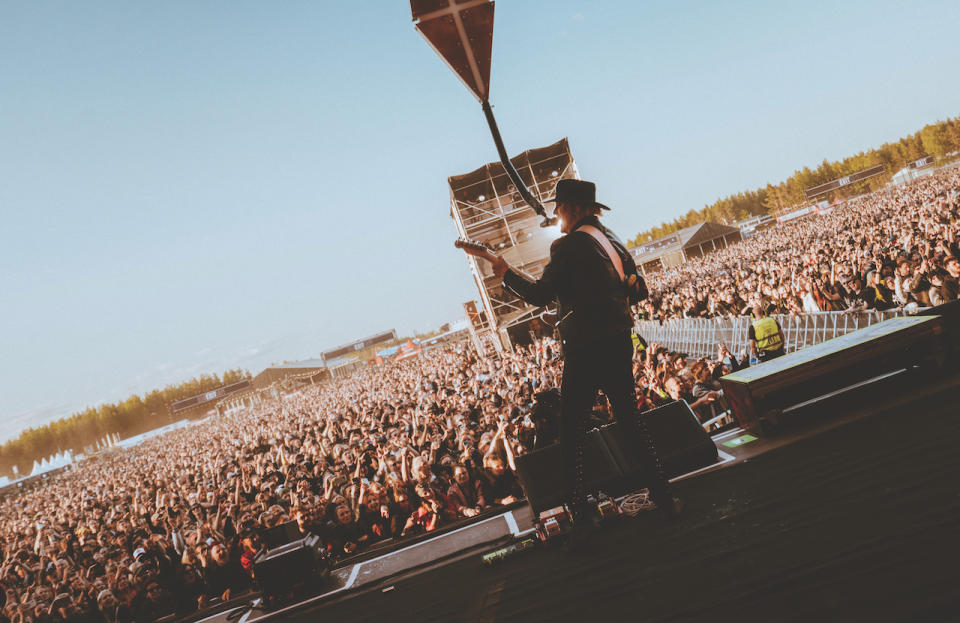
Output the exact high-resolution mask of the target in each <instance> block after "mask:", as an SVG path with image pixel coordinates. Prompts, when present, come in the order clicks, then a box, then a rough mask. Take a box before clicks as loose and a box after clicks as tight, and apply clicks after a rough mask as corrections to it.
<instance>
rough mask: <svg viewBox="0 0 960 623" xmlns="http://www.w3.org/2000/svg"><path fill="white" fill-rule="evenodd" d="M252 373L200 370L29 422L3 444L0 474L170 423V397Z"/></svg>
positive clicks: (22, 470)
mask: <svg viewBox="0 0 960 623" xmlns="http://www.w3.org/2000/svg"><path fill="white" fill-rule="evenodd" d="M249 378H250V373H249V372H248V371H246V370H241V369H236V370H227V371H226V372H224V373H223V375H222V376H220V375H217V374H201V375H200V376H198V377H196V378H193V379H190V380H189V381H185V382H183V383H180V384H177V385H168V386H167V387H165V388H163V389H155V390H153V391H151V392H148V393H146V394H144V395H143V396H142V397H141V396H138V395H136V394H134V395H132V396H130V397H129V398H127V399H126V400H124V401H122V402H116V403H112V404H104V405H100V406H99V407H87V408H86V409H84V410H83V411H80V412H78V413H74V414H73V415H71V416H69V417H65V418H61V419H59V420H56V421H54V422H50V423H49V424H45V425H43V426H38V427H36V428H28V429H27V430H25V431H23V432H22V433H20V436H19V437H17V438H15V439H11V440H10V441H7V442H6V443H4V444H3V445H2V446H0V476H13V473H14V472H13V467H14V465H16V467H17V470H18V471H19V474H20V475H21V476H25V475H28V474H29V473H30V471H31V470H32V469H33V462H34V461H40V460H42V459H44V458H46V457H49V456H52V455H55V454H58V453H60V452H66V451H67V450H70V451H71V452H73V453H78V452H83V450H84V448H87V447H91V446H95V445H96V444H97V443H98V442H99V441H100V440H101V439H103V438H104V437H106V436H107V435H112V434H115V433H116V434H119V435H120V437H121V438H126V437H132V436H134V435H139V434H141V433H145V432H147V431H149V430H153V429H155V428H160V427H161V426H166V425H167V424H170V423H172V422H173V421H175V420H176V419H179V418H175V417H174V416H173V415H172V414H171V413H170V409H169V405H170V404H171V403H173V402H176V401H178V400H183V399H184V398H189V397H191V396H196V395H197V394H202V393H204V392H208V391H210V390H213V389H216V388H217V387H220V386H222V385H229V384H230V383H235V382H237V381H240V380H242V379H249Z"/></svg>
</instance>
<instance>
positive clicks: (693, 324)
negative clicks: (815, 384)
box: [636, 309, 921, 358]
mask: <svg viewBox="0 0 960 623" xmlns="http://www.w3.org/2000/svg"><path fill="white" fill-rule="evenodd" d="M918 311H921V310H919V309H911V310H903V309H891V310H887V311H865V312H849V313H848V312H815V313H805V314H799V315H786V314H776V315H774V316H771V317H772V318H775V319H776V320H777V322H779V323H780V328H781V329H782V330H783V335H784V339H785V340H786V350H787V352H788V353H792V352H794V351H798V350H802V349H804V348H806V347H807V346H813V345H814V344H820V343H821V342H826V341H827V340H832V339H833V338H835V337H839V336H841V335H846V334H847V333H852V332H853V331H856V330H858V329H862V328H864V327H869V326H870V325H873V324H877V323H878V322H883V321H884V320H889V319H890V318H897V317H899V316H908V315H913V314H915V313H917V312H918ZM750 323H751V319H750V317H748V316H738V317H735V318H676V319H673V320H665V321H663V322H662V323H661V322H658V321H655V320H641V321H639V322H637V324H636V331H637V333H638V334H639V335H640V336H642V337H643V339H644V340H646V341H647V343H648V344H649V343H652V342H656V343H657V344H659V345H660V346H663V347H666V348H668V349H670V350H672V351H676V352H679V353H686V354H687V355H688V356H690V357H704V358H714V357H716V356H717V352H718V351H717V348H718V344H725V345H726V346H727V348H729V349H730V352H731V353H732V354H733V355H734V356H739V355H740V353H741V352H742V351H744V350H747V351H749V348H748V343H747V342H748V340H747V333H748V331H749V329H750ZM747 354H748V355H749V352H748V353H747Z"/></svg>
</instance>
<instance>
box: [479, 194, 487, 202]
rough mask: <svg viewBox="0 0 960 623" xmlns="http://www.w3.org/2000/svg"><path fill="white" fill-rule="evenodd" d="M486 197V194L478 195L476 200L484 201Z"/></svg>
mask: <svg viewBox="0 0 960 623" xmlns="http://www.w3.org/2000/svg"><path fill="white" fill-rule="evenodd" d="M486 199H487V197H486V195H480V196H479V197H477V201H486Z"/></svg>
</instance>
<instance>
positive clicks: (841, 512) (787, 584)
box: [244, 371, 960, 623]
mask: <svg viewBox="0 0 960 623" xmlns="http://www.w3.org/2000/svg"><path fill="white" fill-rule="evenodd" d="M923 374H925V373H923V372H920V371H913V372H911V373H908V374H903V375H900V376H899V377H896V378H891V379H885V380H884V381H881V382H879V383H876V384H873V385H871V386H868V387H866V388H862V389H861V390H858V391H856V392H853V393H850V394H848V395H846V396H843V397H839V398H835V399H833V400H830V401H827V402H821V403H818V404H815V405H810V406H808V407H806V408H805V409H803V410H800V411H798V412H796V413H794V414H793V416H792V417H791V418H789V419H787V420H786V421H785V422H784V427H783V429H782V430H781V431H780V434H779V435H778V436H775V437H771V438H769V439H758V440H757V441H751V442H749V443H746V444H743V445H740V446H737V447H734V448H730V447H727V446H724V445H723V442H724V441H729V440H730V439H734V438H736V437H739V436H741V435H742V432H738V431H735V432H731V433H727V434H726V435H723V436H720V437H719V438H718V441H717V445H718V447H719V448H720V449H721V451H722V452H724V453H726V455H727V457H729V458H727V459H726V460H725V461H724V464H723V465H722V467H726V469H716V470H713V471H711V470H706V471H705V472H704V473H700V474H697V475H696V476H695V477H692V478H687V479H683V480H681V481H679V482H677V483H676V484H675V488H676V492H677V493H678V494H679V495H681V496H682V497H683V498H684V499H685V500H686V501H687V505H688V506H687V509H686V511H685V513H684V516H683V519H682V520H681V521H679V522H677V523H665V522H664V521H663V520H661V519H660V518H659V516H658V515H657V514H656V513H644V514H642V515H641V516H640V517H639V518H637V519H624V520H622V521H620V522H618V523H617V524H615V525H612V526H609V527H607V528H605V529H604V530H603V531H601V532H598V533H596V534H595V536H594V538H593V540H592V541H591V543H590V545H589V547H588V549H587V551H585V552H584V553H569V552H567V551H565V550H563V549H562V548H560V547H556V546H543V547H540V548H538V549H535V550H533V551H531V552H528V553H524V554H521V555H518V556H516V557H514V558H511V559H508V560H506V561H503V562H502V563H500V564H499V565H497V566H494V567H486V566H484V565H483V564H482V563H481V559H480V553H481V552H484V551H487V550H489V549H490V544H489V542H488V543H487V544H486V545H485V546H483V547H476V546H471V544H470V543H467V542H462V543H459V545H462V546H464V547H466V548H467V549H465V550H463V551H460V552H459V553H455V552H454V549H455V548H452V547H451V548H448V549H447V553H446V554H444V555H445V556H446V558H444V559H443V560H440V561H437V562H436V563H432V564H431V563H430V562H429V561H427V560H425V559H422V560H420V561H419V564H418V566H416V567H414V568H413V569H410V568H409V567H404V568H407V569H408V571H406V572H402V573H399V574H394V575H390V576H389V577H383V576H380V578H379V579H378V578H376V577H370V578H369V580H368V581H366V582H364V583H362V584H359V583H357V582H355V583H354V586H353V587H352V588H351V589H350V590H347V591H341V592H340V593H339V594H335V595H328V596H327V597H326V598H325V599H324V600H322V603H321V602H314V603H315V604H316V605H314V606H308V605H304V606H301V607H300V608H296V609H293V610H290V611H287V612H284V613H277V614H276V615H274V616H271V615H267V616H263V613H259V612H254V613H251V615H252V616H248V617H244V618H245V619H246V620H247V621H249V622H251V623H252V622H253V621H255V620H257V619H261V620H264V619H270V618H272V619H274V620H281V619H282V620H289V621H304V622H305V621H324V620H331V621H391V622H396V621H488V622H489V621H572V620H591V621H599V620H600V618H599V617H607V616H616V617H618V618H617V620H625V621H728V620H737V621H756V620H763V621H810V620H826V621H950V620H960V590H958V586H957V585H958V580H960V571H958V565H960V478H958V468H960V450H958V444H960V408H958V407H960V375H951V377H950V378H948V379H945V380H939V381H935V382H933V381H926V380H924V379H923V377H922V376H921V375H923ZM921 381H923V383H922V384H923V385H925V388H918V386H920V385H921ZM721 456H722V458H723V455H721ZM514 513H515V514H517V513H518V511H514ZM523 519H524V520H525V521H523V522H522V523H523V525H520V524H518V526H517V527H518V529H519V531H521V532H522V531H523V530H524V527H525V526H529V514H528V515H527V517H524V518H523ZM495 520H498V518H493V519H492V520H488V521H491V522H492V521H495ZM508 528H509V527H508ZM464 536H465V535H464ZM488 536H491V541H490V542H492V541H493V540H495V539H493V535H492V532H490V533H489V534H488ZM508 536H509V535H508ZM411 553H412V552H411ZM390 564H394V563H390ZM398 568H399V567H398ZM357 575H358V577H359V573H358V574H357ZM376 575H379V574H376Z"/></svg>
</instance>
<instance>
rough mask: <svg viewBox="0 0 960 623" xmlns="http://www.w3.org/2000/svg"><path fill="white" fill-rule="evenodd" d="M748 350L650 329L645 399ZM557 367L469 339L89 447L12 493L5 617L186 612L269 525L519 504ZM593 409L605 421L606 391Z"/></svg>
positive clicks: (3, 566) (7, 516) (365, 526)
mask: <svg viewBox="0 0 960 623" xmlns="http://www.w3.org/2000/svg"><path fill="white" fill-rule="evenodd" d="M737 361H738V360H737V358H735V357H733V356H732V355H730V353H729V352H724V351H722V350H721V352H719V353H718V358H717V360H716V361H709V362H704V361H688V360H686V359H685V358H683V357H682V356H680V355H678V354H676V353H670V352H668V351H667V350H666V349H664V348H661V347H658V346H657V345H656V344H651V345H649V347H646V348H645V345H644V344H643V343H642V342H641V343H640V344H639V345H638V348H637V357H636V363H635V368H634V370H635V376H636V380H637V388H638V407H639V408H641V409H647V408H651V407H654V406H657V405H660V404H665V403H667V402H670V401H672V400H674V399H678V398H686V399H687V400H688V402H690V403H691V404H692V405H694V408H695V409H698V411H699V412H703V409H705V408H709V407H710V406H711V405H713V404H715V403H717V401H719V400H721V396H720V395H719V392H718V391H717V387H716V383H715V378H716V377H718V376H719V375H720V374H721V373H723V371H729V369H730V366H731V365H732V366H736V365H738V363H737ZM561 374H562V357H561V356H560V353H559V350H558V345H557V344H556V342H555V341H554V340H553V339H551V338H544V339H542V340H538V341H537V342H535V343H534V344H532V345H530V346H528V347H519V348H517V349H516V350H515V351H510V352H505V353H503V354H502V355H501V356H481V355H479V354H478V353H477V352H476V351H475V350H474V349H473V348H472V347H471V346H470V345H469V344H467V343H460V344H456V345H451V346H447V347H444V348H441V349H437V350H434V351H432V352H429V353H424V354H423V355H421V356H420V357H418V358H416V359H412V360H407V361H404V362H398V363H387V364H382V365H379V366H376V367H370V368H367V369H362V370H360V371H358V372H356V373H354V374H353V375H352V376H350V377H348V378H345V379H339V380H336V381H331V382H328V383H325V384H322V385H317V386H310V387H309V388H306V389H302V390H298V391H296V392H294V393H292V394H287V395H285V396H283V397H282V398H275V399H269V400H264V401H262V402H260V403H259V404H257V405H255V406H251V407H248V408H245V409H243V410H241V411H239V412H237V413H234V414H232V415H229V416H221V417H211V418H208V419H206V420H204V421H203V422H201V423H198V424H195V425H193V426H190V427H188V428H184V429H180V430H176V431H173V432H170V433H167V434H164V435H162V436H159V437H156V438H153V439H150V440H148V441H146V442H145V443H143V444H142V445H140V446H138V447H135V448H131V449H128V450H123V451H119V452H115V453H107V454H104V455H100V456H96V457H93V458H90V459H87V460H85V461H83V462H81V463H78V464H77V465H75V467H74V468H73V469H72V470H70V471H68V472H64V473H62V474H59V475H57V476H55V477H53V478H50V479H48V480H45V481H43V482H42V483H41V484H39V485H38V486H36V487H34V488H30V489H29V490H25V491H21V492H18V493H15V494H12V495H8V496H6V497H5V498H4V499H3V500H2V501H0V585H2V592H0V600H2V608H0V621H2V622H3V623H30V622H33V623H53V622H59V621H76V622H80V621H106V622H107V623H119V622H121V621H137V622H139V623H147V622H149V621H153V620H156V619H158V618H163V617H165V616H167V615H183V614H188V613H190V612H194V611H196V610H198V609H202V608H204V607H206V606H208V605H209V604H211V603H213V602H214V601H216V600H227V599H230V598H232V597H236V596H238V595H242V594H243V593H245V592H246V591H249V590H251V589H252V588H253V587H254V583H255V579H256V578H255V577H254V568H253V561H254V557H255V556H256V554H257V553H258V552H259V551H260V550H261V549H262V548H263V546H264V545H263V538H264V535H265V530H269V529H270V528H272V527H276V526H279V525H281V524H287V523H288V522H296V526H297V528H296V529H297V530H298V531H300V532H302V533H307V532H311V533H314V534H316V535H318V536H319V537H320V538H321V542H322V543H323V544H324V546H325V548H326V549H327V551H328V552H329V554H330V555H331V556H334V557H340V558H345V557H349V556H351V555H353V554H356V553H358V552H360V551H361V550H363V549H364V548H367V547H370V546H371V545H373V544H375V543H378V542H381V541H385V540H387V539H402V538H404V537H406V536H409V535H415V534H422V533H425V532H430V531H433V530H436V529H438V528H442V527H443V526H445V525H449V524H451V523H453V522H456V521H458V520H461V519H463V518H469V517H474V516H476V515H478V514H480V513H483V512H485V511H487V510H488V509H491V508H495V507H497V506H500V505H505V504H510V503H512V502H514V501H516V500H518V499H519V498H520V497H521V496H522V492H521V490H520V487H519V485H518V482H517V479H516V476H515V475H514V467H515V465H514V459H515V457H516V456H518V455H520V454H522V453H525V452H529V451H530V450H531V449H533V448H534V447H536V446H538V445H542V444H544V443H549V442H551V441H552V440H553V439H554V438H555V436H556V426H555V420H554V418H555V416H556V412H555V409H556V405H557V396H558V394H557V387H558V386H559V382H560V378H561ZM593 417H595V418H597V419H598V423H602V422H603V421H606V420H607V419H609V417H610V413H609V407H608V405H607V404H606V402H605V401H604V400H603V398H602V396H601V399H600V400H598V403H597V407H596V408H595V412H594V415H593ZM291 525H292V524H291Z"/></svg>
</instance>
